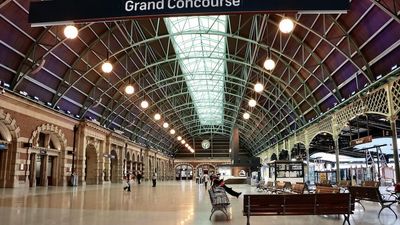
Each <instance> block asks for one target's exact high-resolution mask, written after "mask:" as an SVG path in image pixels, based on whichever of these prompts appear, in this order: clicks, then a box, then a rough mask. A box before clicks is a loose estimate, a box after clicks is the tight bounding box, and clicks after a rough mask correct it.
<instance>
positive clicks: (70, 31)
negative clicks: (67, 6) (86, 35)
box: [64, 25, 78, 39]
mask: <svg viewBox="0 0 400 225" xmlns="http://www.w3.org/2000/svg"><path fill="white" fill-rule="evenodd" d="M64 35H65V37H66V38H68V39H75V38H76V37H77V36H78V29H77V28H76V27H75V26H74V25H68V26H66V27H65V28H64Z"/></svg>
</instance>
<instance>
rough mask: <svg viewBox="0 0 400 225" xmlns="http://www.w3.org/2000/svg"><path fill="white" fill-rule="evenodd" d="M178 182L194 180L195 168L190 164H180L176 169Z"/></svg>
mask: <svg viewBox="0 0 400 225" xmlns="http://www.w3.org/2000/svg"><path fill="white" fill-rule="evenodd" d="M175 178H176V180H192V179H193V166H192V165H190V164H179V165H177V166H176V167H175Z"/></svg>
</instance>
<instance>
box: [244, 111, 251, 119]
mask: <svg viewBox="0 0 400 225" xmlns="http://www.w3.org/2000/svg"><path fill="white" fill-rule="evenodd" d="M243 119H245V120H248V119H250V114H249V113H247V112H245V113H244V114H243Z"/></svg>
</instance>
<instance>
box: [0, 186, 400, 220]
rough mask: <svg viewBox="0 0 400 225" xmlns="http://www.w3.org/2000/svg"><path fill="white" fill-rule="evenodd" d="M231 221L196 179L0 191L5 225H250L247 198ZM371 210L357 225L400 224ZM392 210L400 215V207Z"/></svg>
mask: <svg viewBox="0 0 400 225" xmlns="http://www.w3.org/2000/svg"><path fill="white" fill-rule="evenodd" d="M231 187H232V188H233V189H234V190H237V191H241V192H243V193H256V190H255V188H254V187H250V186H248V185H231ZM230 201H231V207H230V209H229V212H230V219H229V220H226V218H225V216H224V215H223V214H222V213H220V212H216V213H215V214H214V215H213V217H212V219H211V221H210V220H209V216H210V209H211V206H210V200H209V196H208V193H207V192H206V191H205V188H204V186H203V185H198V184H196V183H194V182H191V181H168V182H158V184H157V187H155V188H153V187H151V183H150V182H144V183H142V184H140V185H138V184H135V185H133V187H132V192H124V191H123V190H122V184H120V185H117V184H113V185H106V186H86V187H74V188H72V187H49V188H31V189H0V224H1V225H20V224H29V225H50V224H54V225H66V224H68V225H95V224H96V225H127V224H140V225H142V224H143V225H147V224H148V225H194V224H196V225H208V224H221V225H222V224H224V225H225V224H226V225H231V224H235V225H236V224H238V225H246V218H245V217H244V216H243V215H242V207H243V198H242V197H239V199H237V198H235V197H231V199H230ZM364 205H365V208H366V210H365V211H363V210H362V208H361V207H360V206H357V207H356V211H355V214H354V215H352V216H351V219H350V222H351V224H352V225H357V224H359V225H378V224H384V225H393V224H399V225H400V219H397V220H396V218H395V216H394V215H393V213H392V212H390V211H389V210H386V209H385V210H384V211H383V212H382V214H381V217H380V219H378V216H377V214H378V211H379V209H380V207H379V205H378V204H377V203H368V202H365V203H364ZM392 208H393V209H394V210H395V211H396V213H397V214H398V215H400V206H398V205H397V204H396V205H393V206H392ZM342 222H343V219H342V218H341V217H340V218H338V217H337V216H268V217H252V218H251V224H252V225H261V224H263V225H264V224H268V225H274V224H276V225H300V224H301V225H303V224H307V225H308V224H318V225H334V224H337V225H340V224H342Z"/></svg>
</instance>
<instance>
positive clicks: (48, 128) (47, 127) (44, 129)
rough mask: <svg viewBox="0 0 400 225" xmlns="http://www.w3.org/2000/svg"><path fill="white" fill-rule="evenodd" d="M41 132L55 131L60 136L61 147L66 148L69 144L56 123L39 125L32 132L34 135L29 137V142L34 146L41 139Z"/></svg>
mask: <svg viewBox="0 0 400 225" xmlns="http://www.w3.org/2000/svg"><path fill="white" fill-rule="evenodd" d="M40 133H53V134H55V135H56V136H57V137H58V138H59V140H60V144H61V149H65V147H66V146H67V139H66V138H65V135H64V133H63V132H62V130H61V129H60V128H59V127H58V126H56V125H54V124H43V125H41V126H38V127H37V128H36V130H35V131H33V132H32V137H31V139H29V143H32V145H33V146H36V145H37V144H38V141H39V134H40Z"/></svg>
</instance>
